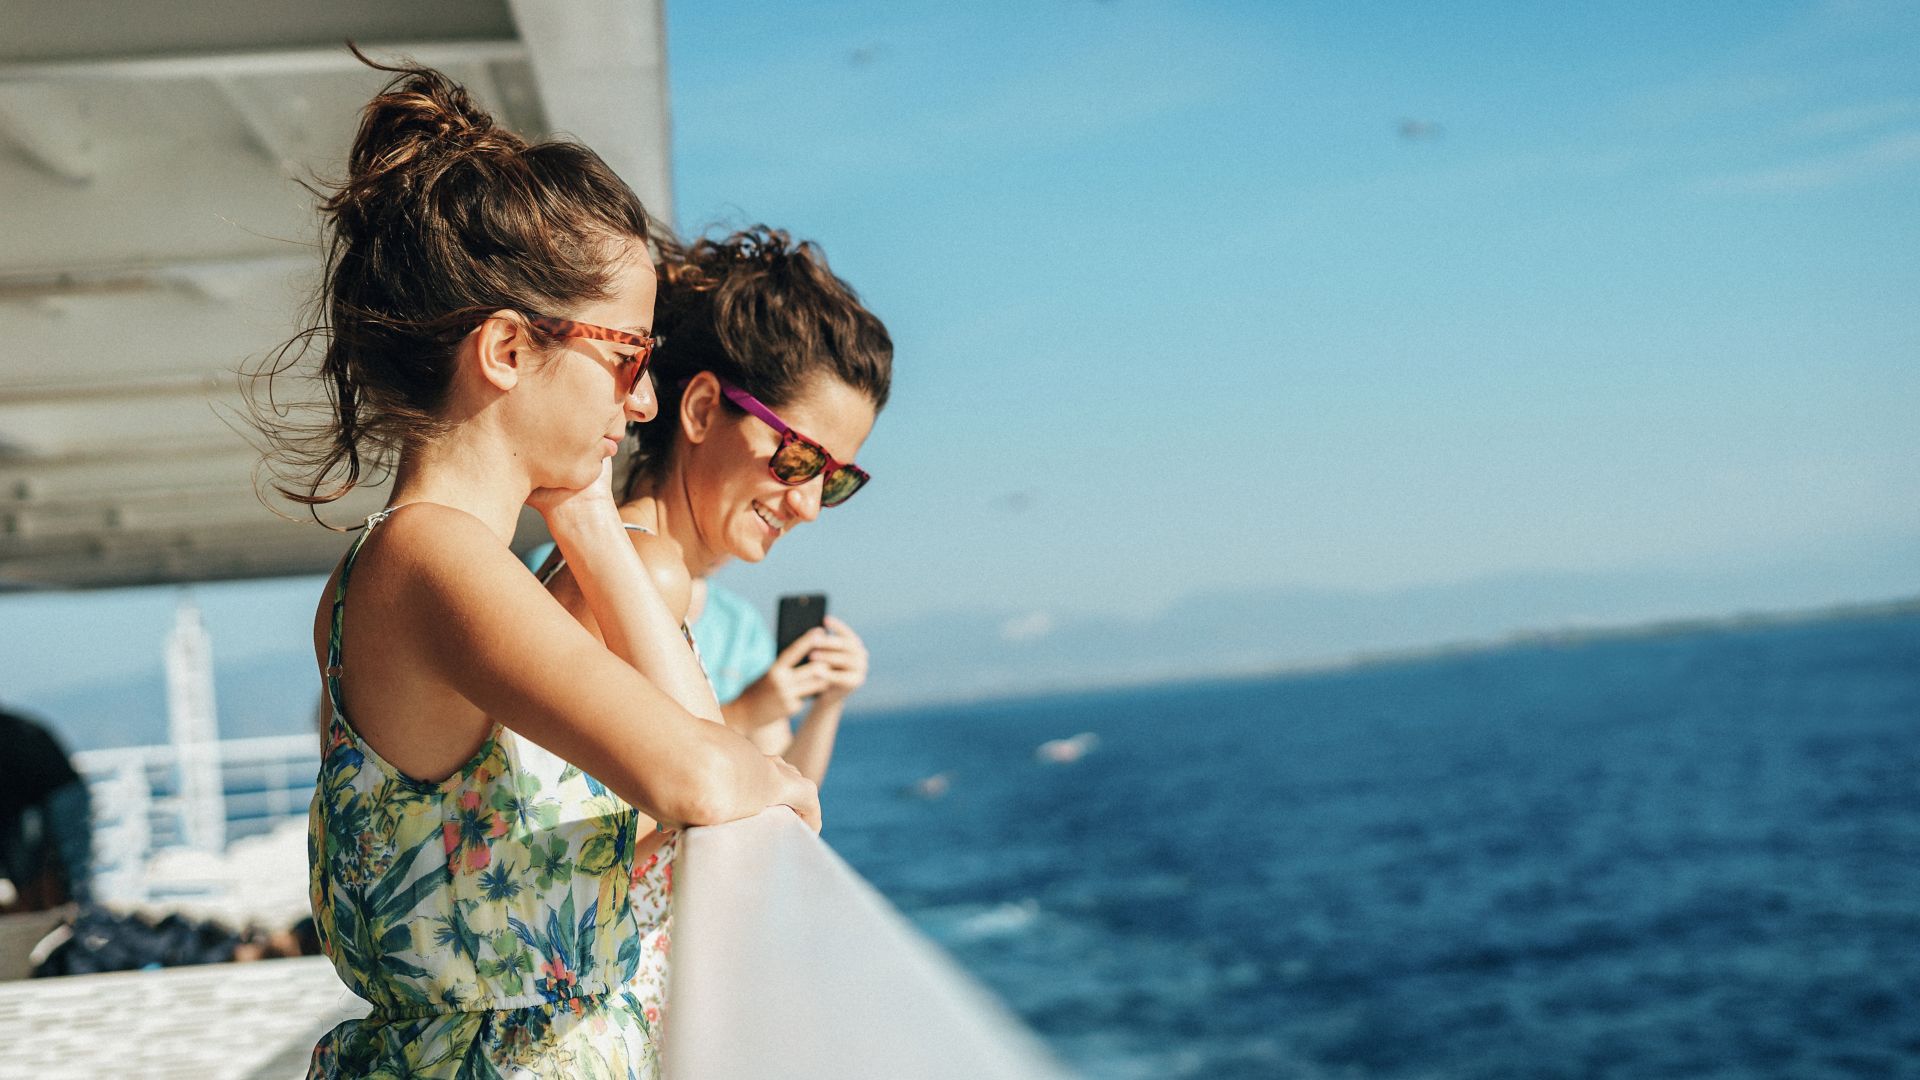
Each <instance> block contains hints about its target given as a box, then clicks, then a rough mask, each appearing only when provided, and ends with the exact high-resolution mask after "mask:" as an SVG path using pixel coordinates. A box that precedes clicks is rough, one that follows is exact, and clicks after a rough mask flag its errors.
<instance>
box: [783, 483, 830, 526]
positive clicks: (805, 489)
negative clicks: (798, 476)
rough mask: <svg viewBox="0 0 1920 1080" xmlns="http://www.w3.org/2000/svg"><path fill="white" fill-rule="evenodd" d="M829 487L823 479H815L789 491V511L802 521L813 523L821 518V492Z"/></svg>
mask: <svg viewBox="0 0 1920 1080" xmlns="http://www.w3.org/2000/svg"><path fill="white" fill-rule="evenodd" d="M826 486H827V482H826V481H825V480H824V479H822V478H821V477H818V476H816V477H814V478H813V479H811V480H809V481H807V482H806V483H804V484H800V485H798V486H796V487H790V488H788V489H787V510H788V511H789V512H790V513H792V514H793V516H794V517H797V518H799V519H800V520H801V521H812V520H814V519H815V518H817V517H819V516H820V492H821V490H822V489H824V488H825V487H826Z"/></svg>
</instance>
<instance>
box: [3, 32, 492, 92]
mask: <svg viewBox="0 0 1920 1080" xmlns="http://www.w3.org/2000/svg"><path fill="white" fill-rule="evenodd" d="M360 49H361V51H362V52H364V53H366V54H367V55H368V56H371V57H373V58H374V59H376V60H381V59H383V58H386V57H406V58H408V59H411V60H414V61H417V62H419V63H421V64H426V65H428V66H430V67H449V66H454V65H460V64H486V63H492V62H496V61H501V60H525V59H526V58H527V49H526V46H525V45H524V44H522V43H521V42H519V41H513V40H500V41H414V42H394V43H369V44H362V45H361V46H360ZM364 70H366V68H365V67H364V66H363V65H362V64H361V63H360V61H358V60H356V59H354V58H353V54H352V53H350V52H348V51H347V50H346V49H345V48H344V47H342V46H339V45H328V46H325V47H321V48H312V49H270V50H262V51H258V52H231V53H203V54H196V55H186V56H149V57H115V58H112V59H102V60H53V61H29V62H16V63H0V83H9V82H51V83H74V82H160V81H169V80H182V79H236V78H248V77H252V76H260V77H270V78H285V77H287V76H289V75H315V74H319V75H325V74H334V73H339V72H351V71H364Z"/></svg>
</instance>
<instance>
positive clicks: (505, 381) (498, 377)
mask: <svg viewBox="0 0 1920 1080" xmlns="http://www.w3.org/2000/svg"><path fill="white" fill-rule="evenodd" d="M467 343H468V344H469V345H470V346H471V347H472V349H473V352H474V363H475V365H476V366H477V368H478V370H479V372H480V377H481V378H482V379H485V380H486V381H487V383H488V384H490V385H491V386H492V387H493V388H494V389H496V390H499V391H501V392H502V393H504V392H506V391H508V390H511V389H513V388H514V386H515V385H517V384H518V383H519V382H520V378H521V376H523V375H525V374H526V373H527V372H528V371H530V370H531V361H532V359H533V337H532V335H531V333H530V332H529V330H528V328H527V324H526V323H525V322H524V321H522V320H521V318H520V315H519V314H518V313H517V312H513V311H508V310H505V309H502V310H500V311H496V312H494V313H493V314H491V315H489V316H487V318H486V320H485V321H483V322H482V323H481V324H480V325H479V326H477V327H474V330H473V333H471V334H469V335H467Z"/></svg>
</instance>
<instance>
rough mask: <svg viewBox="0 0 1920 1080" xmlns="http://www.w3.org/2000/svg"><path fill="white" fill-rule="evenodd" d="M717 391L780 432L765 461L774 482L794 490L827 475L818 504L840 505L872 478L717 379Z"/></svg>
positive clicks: (723, 381)
mask: <svg viewBox="0 0 1920 1080" xmlns="http://www.w3.org/2000/svg"><path fill="white" fill-rule="evenodd" d="M720 392H721V393H723V394H725V395H727V400H728V401H731V402H733V403H734V404H735V405H738V406H740V407H741V408H743V409H745V410H747V411H748V412H750V413H752V414H753V415H755V416H757V417H759V418H760V420H761V421H762V422H763V423H765V424H766V425H767V426H768V427H770V428H772V429H773V430H775V431H777V432H779V433H780V448H779V449H778V450H775V451H774V452H773V457H771V458H769V459H768V460H767V471H768V472H770V473H772V474H773V478H774V479H775V480H778V481H780V482H781V483H783V484H785V485H787V486H788V487H794V486H797V485H800V484H804V483H806V482H807V481H809V480H811V479H813V478H814V477H816V476H819V475H820V474H821V473H823V472H824V473H826V475H827V479H826V482H825V483H823V484H822V485H821V486H820V505H821V506H839V505H840V504H841V503H843V502H846V501H847V500H848V499H851V498H853V493H854V492H856V491H859V490H860V489H861V487H863V486H865V484H866V482H867V481H868V480H871V479H873V478H872V477H870V476H868V475H867V471H866V470H865V469H862V468H861V467H860V466H858V465H855V464H853V463H852V462H840V461H835V460H833V455H832V454H829V453H827V448H826V447H824V446H821V445H820V444H819V443H817V442H814V441H813V440H812V439H809V438H807V437H806V436H805V435H802V434H800V433H799V432H797V431H795V430H793V428H791V427H789V426H788V425H787V422H786V421H785V420H782V419H780V418H779V417H778V416H775V415H774V414H773V410H772V409H769V408H767V407H766V406H765V405H762V404H760V400H759V399H758V398H756V397H754V396H753V395H752V394H749V393H747V392H746V391H745V390H742V389H740V388H739V387H737V386H735V385H733V384H732V383H730V382H727V381H726V380H725V379H722V380H720Z"/></svg>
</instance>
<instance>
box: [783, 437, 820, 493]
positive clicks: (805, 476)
mask: <svg viewBox="0 0 1920 1080" xmlns="http://www.w3.org/2000/svg"><path fill="white" fill-rule="evenodd" d="M826 464H827V460H826V458H825V457H823V456H821V454H820V451H818V450H815V449H814V448H813V447H811V446H808V445H807V444H805V443H800V442H789V443H787V444H786V445H785V446H782V447H781V448H780V449H779V450H778V451H776V452H775V453H774V455H773V475H774V476H776V477H778V478H779V479H780V482H781V483H783V484H804V483H806V482H807V481H809V480H811V479H813V478H814V477H816V476H818V475H820V470H821V469H823V468H825V467H826Z"/></svg>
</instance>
